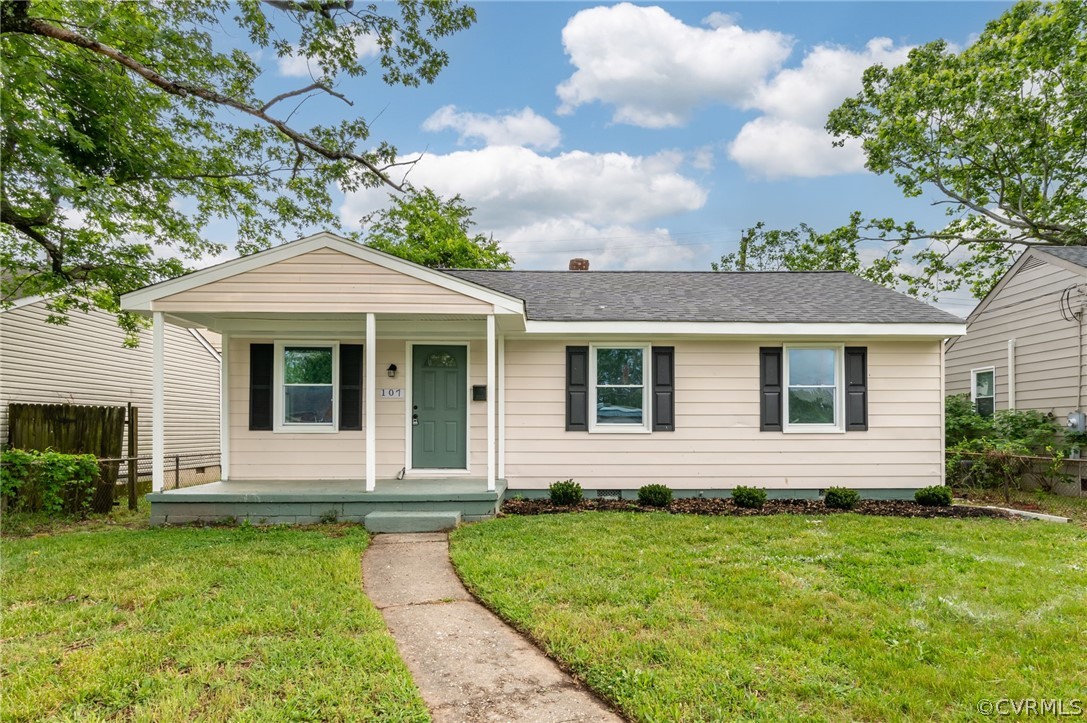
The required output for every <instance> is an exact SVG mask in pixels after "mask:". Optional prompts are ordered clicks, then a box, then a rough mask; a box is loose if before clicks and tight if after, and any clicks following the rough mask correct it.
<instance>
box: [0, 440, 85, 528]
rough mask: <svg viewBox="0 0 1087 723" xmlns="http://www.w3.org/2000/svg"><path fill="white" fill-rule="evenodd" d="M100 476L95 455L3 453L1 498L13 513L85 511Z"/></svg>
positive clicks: (29, 451)
mask: <svg viewBox="0 0 1087 723" xmlns="http://www.w3.org/2000/svg"><path fill="white" fill-rule="evenodd" d="M97 478H98V460H97V459H95V457H94V455H93V454H61V453H59V452H53V451H51V450H47V451H45V452H36V451H33V450H23V449H6V450H4V451H3V453H2V454H0V497H2V498H3V500H4V504H5V505H6V506H7V509H8V510H11V511H13V512H46V513H49V514H83V513H85V512H86V511H87V508H88V507H89V506H90V502H91V498H92V497H93V496H94V486H95V481H96V480H97Z"/></svg>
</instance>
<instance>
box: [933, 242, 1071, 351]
mask: <svg viewBox="0 0 1087 723" xmlns="http://www.w3.org/2000/svg"><path fill="white" fill-rule="evenodd" d="M1037 255H1038V254H1037V253H1036V252H1035V247H1033V246H1030V247H1028V248H1027V250H1026V251H1024V252H1023V253H1022V254H1020V255H1019V258H1018V259H1016V260H1015V263H1014V264H1012V265H1011V268H1010V269H1008V270H1007V271H1005V272H1004V275H1003V276H1001V277H1000V280H999V281H997V282H996V286H994V287H993V288H992V289H990V290H989V293H988V294H986V295H985V298H984V299H982V300H981V301H979V302H978V305H977V306H975V307H974V310H973V311H971V312H970V313H969V314H968V315H967V317H966V325H967V328H969V326H970V324H972V323H973V322H974V320H975V319H977V317H978V316H979V315H981V313H982V312H984V311H985V309H987V308H989V305H990V304H991V303H993V299H995V298H996V297H997V295H998V294H999V293H1000V292H1001V291H1002V290H1003V289H1004V287H1005V286H1007V285H1008V284H1009V283H1010V282H1011V279H1012V277H1013V276H1015V275H1016V274H1017V273H1019V269H1021V268H1023V265H1024V264H1025V263H1026V262H1027V260H1028V259H1032V258H1034V257H1036V256H1037ZM1051 260H1056V259H1054V258H1053V257H1052V256H1050V255H1049V254H1046V256H1045V258H1043V259H1042V261H1045V262H1046V263H1049V262H1050V261H1051ZM964 336H965V335H964ZM956 341H958V337H956V338H954V339H952V340H951V341H950V342H948V344H947V346H946V347H945V349H944V351H945V352H949V351H951V349H952V347H954V346H955V342H956Z"/></svg>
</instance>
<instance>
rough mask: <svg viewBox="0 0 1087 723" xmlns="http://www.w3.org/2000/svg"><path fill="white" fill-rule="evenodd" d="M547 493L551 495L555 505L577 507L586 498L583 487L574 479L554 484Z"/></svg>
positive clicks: (552, 502)
mask: <svg viewBox="0 0 1087 723" xmlns="http://www.w3.org/2000/svg"><path fill="white" fill-rule="evenodd" d="M547 491H548V493H550V495H551V504H553V505H563V506H565V505H576V504H577V503H578V502H581V500H582V498H583V497H584V496H585V494H584V493H583V492H582V491H581V485H579V484H578V483H577V482H575V481H573V480H572V479H566V480H562V481H560V482H552V483H551V486H550V487H548V488H547Z"/></svg>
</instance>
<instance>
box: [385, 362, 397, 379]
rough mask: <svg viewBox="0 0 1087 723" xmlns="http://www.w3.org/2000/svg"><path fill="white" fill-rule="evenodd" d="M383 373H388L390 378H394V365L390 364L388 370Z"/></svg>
mask: <svg viewBox="0 0 1087 723" xmlns="http://www.w3.org/2000/svg"><path fill="white" fill-rule="evenodd" d="M385 371H387V372H389V376H390V377H395V376H396V365H395V364H390V365H389V368H388V369H386V370H385Z"/></svg>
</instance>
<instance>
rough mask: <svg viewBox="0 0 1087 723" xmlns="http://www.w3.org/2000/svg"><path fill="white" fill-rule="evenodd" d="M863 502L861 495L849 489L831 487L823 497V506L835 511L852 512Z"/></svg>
mask: <svg viewBox="0 0 1087 723" xmlns="http://www.w3.org/2000/svg"><path fill="white" fill-rule="evenodd" d="M860 501H861V493H860V492H858V491H857V490H851V489H849V488H848V487H831V488H830V489H829V490H827V493H826V495H824V496H823V504H824V505H826V506H827V507H830V508H833V509H835V510H851V509H853V508H854V507H856V506H857V503H858V502H860Z"/></svg>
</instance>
